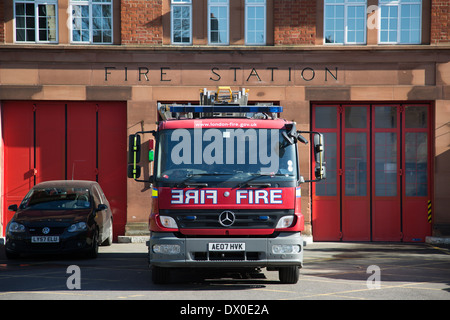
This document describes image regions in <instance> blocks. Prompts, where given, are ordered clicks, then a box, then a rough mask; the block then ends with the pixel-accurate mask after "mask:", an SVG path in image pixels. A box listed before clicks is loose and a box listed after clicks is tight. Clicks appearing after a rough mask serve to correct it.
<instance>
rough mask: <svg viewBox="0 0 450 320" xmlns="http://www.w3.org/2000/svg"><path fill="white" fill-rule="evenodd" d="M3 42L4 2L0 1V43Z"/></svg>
mask: <svg viewBox="0 0 450 320" xmlns="http://www.w3.org/2000/svg"><path fill="white" fill-rule="evenodd" d="M4 42H5V4H4V1H0V43H4Z"/></svg>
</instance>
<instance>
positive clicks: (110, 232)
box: [102, 220, 113, 246]
mask: <svg viewBox="0 0 450 320" xmlns="http://www.w3.org/2000/svg"><path fill="white" fill-rule="evenodd" d="M112 243H113V223H112V220H111V228H109V234H108V238H106V240H105V241H103V242H102V246H110V245H112Z"/></svg>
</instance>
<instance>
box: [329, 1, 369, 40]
mask: <svg viewBox="0 0 450 320" xmlns="http://www.w3.org/2000/svg"><path fill="white" fill-rule="evenodd" d="M366 8H367V1H366V0H325V8H324V42H325V43H326V44H328V43H332V44H365V43H366Z"/></svg>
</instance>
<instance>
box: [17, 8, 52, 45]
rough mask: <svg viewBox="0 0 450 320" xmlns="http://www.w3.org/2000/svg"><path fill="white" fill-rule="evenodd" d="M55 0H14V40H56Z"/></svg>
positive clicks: (50, 41) (47, 41)
mask: <svg viewBox="0 0 450 320" xmlns="http://www.w3.org/2000/svg"><path fill="white" fill-rule="evenodd" d="M57 11H58V3H57V0H16V1H14V17H15V19H14V20H15V34H14V36H15V41H16V42H34V43H57V42H58V28H57V26H58V22H57V14H56V13H57Z"/></svg>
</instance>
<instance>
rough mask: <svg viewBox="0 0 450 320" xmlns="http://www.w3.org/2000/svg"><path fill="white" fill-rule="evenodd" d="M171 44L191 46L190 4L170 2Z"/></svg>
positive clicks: (187, 1)
mask: <svg viewBox="0 0 450 320" xmlns="http://www.w3.org/2000/svg"><path fill="white" fill-rule="evenodd" d="M170 14H171V23H172V25H171V30H172V44H192V2H191V0H172V10H171V13H170Z"/></svg>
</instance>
